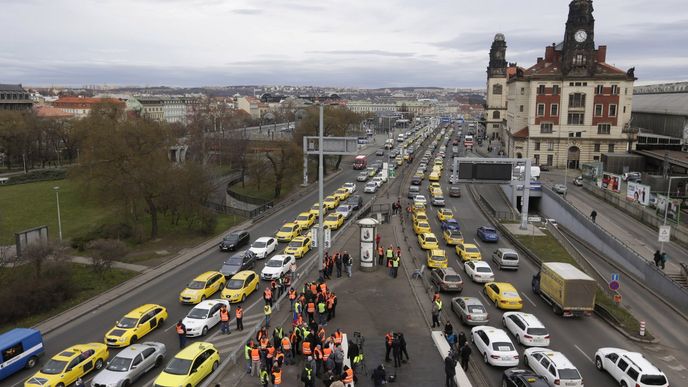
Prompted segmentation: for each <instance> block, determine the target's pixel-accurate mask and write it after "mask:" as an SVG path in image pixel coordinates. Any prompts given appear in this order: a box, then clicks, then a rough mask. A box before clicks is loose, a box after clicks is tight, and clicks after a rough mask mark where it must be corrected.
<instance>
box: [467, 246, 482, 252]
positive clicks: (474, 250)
mask: <svg viewBox="0 0 688 387" xmlns="http://www.w3.org/2000/svg"><path fill="white" fill-rule="evenodd" d="M466 252H467V253H479V252H480V250H478V248H477V247H470V246H468V247H466Z"/></svg>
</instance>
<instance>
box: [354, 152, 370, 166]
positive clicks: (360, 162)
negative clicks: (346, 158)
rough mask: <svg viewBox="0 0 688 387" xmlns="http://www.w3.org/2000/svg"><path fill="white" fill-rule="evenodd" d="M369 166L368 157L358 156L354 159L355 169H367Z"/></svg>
mask: <svg viewBox="0 0 688 387" xmlns="http://www.w3.org/2000/svg"><path fill="white" fill-rule="evenodd" d="M367 166H368V157H366V156H364V155H358V156H356V158H355V159H354V169H365V168H366V167H367Z"/></svg>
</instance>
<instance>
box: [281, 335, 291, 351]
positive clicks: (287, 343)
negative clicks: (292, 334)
mask: <svg viewBox="0 0 688 387" xmlns="http://www.w3.org/2000/svg"><path fill="white" fill-rule="evenodd" d="M282 349H283V350H285V351H289V350H290V349H291V341H290V340H289V339H288V338H286V337H284V338H282Z"/></svg>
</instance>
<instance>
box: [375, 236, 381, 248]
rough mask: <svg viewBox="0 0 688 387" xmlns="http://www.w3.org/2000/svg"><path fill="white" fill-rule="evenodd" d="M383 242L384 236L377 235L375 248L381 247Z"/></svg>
mask: <svg viewBox="0 0 688 387" xmlns="http://www.w3.org/2000/svg"><path fill="white" fill-rule="evenodd" d="M381 240H382V236H380V233H377V235H376V236H375V246H376V247H379V246H381V245H380V241H381Z"/></svg>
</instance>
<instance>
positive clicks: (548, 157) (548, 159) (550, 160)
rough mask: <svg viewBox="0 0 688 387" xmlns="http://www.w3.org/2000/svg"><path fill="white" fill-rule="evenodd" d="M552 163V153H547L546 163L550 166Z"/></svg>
mask: <svg viewBox="0 0 688 387" xmlns="http://www.w3.org/2000/svg"><path fill="white" fill-rule="evenodd" d="M553 163H554V155H547V165H549V166H552V164H553Z"/></svg>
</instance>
